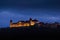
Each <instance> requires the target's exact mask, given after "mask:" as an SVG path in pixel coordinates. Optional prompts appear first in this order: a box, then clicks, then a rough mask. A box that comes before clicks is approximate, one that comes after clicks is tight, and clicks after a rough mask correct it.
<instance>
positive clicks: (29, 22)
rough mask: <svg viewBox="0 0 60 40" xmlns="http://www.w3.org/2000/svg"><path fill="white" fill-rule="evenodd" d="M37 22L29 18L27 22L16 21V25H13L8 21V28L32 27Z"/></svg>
mask: <svg viewBox="0 0 60 40" xmlns="http://www.w3.org/2000/svg"><path fill="white" fill-rule="evenodd" d="M37 22H38V20H36V19H34V20H32V18H30V19H29V20H27V21H18V22H17V23H13V22H12V20H10V28H12V27H29V26H34V24H36V23H37Z"/></svg>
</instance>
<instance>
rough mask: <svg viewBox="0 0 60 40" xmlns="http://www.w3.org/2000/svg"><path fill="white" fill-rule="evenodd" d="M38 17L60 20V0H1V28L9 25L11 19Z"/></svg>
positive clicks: (54, 20) (38, 18) (39, 18)
mask: <svg viewBox="0 0 60 40" xmlns="http://www.w3.org/2000/svg"><path fill="white" fill-rule="evenodd" d="M30 17H31V18H32V19H37V20H39V21H41V22H60V0H0V28H3V27H9V24H10V19H11V20H13V22H17V21H19V20H28V19H29V18H30Z"/></svg>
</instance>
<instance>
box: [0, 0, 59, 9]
mask: <svg viewBox="0 0 60 40" xmlns="http://www.w3.org/2000/svg"><path fill="white" fill-rule="evenodd" d="M0 6H9V7H10V6H15V7H16V6H18V7H33V8H34V7H35V8H39V7H60V0H0Z"/></svg>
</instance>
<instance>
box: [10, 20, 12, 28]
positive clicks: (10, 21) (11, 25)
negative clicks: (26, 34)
mask: <svg viewBox="0 0 60 40" xmlns="http://www.w3.org/2000/svg"><path fill="white" fill-rule="evenodd" d="M11 27H12V20H10V28H11Z"/></svg>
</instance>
